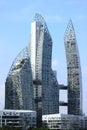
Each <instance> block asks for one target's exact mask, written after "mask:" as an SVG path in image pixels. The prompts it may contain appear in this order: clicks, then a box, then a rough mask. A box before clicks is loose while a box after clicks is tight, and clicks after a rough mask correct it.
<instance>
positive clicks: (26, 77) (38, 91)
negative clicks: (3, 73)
mask: <svg viewBox="0 0 87 130" xmlns="http://www.w3.org/2000/svg"><path fill="white" fill-rule="evenodd" d="M21 54H22V56H21V55H20V54H19V55H18V56H17V58H16V60H15V61H14V63H13V65H12V67H11V70H10V73H9V75H8V77H7V79H6V93H5V94H6V98H5V108H6V109H33V108H34V106H35V109H36V111H37V118H38V119H37V121H38V123H39V124H41V122H40V121H41V118H42V114H52V113H59V107H58V106H59V89H58V82H57V78H56V75H55V73H54V71H52V68H51V64H52V63H51V60H52V38H51V36H50V33H49V31H48V28H47V25H46V23H45V20H44V18H43V17H42V16H41V15H40V14H36V15H35V17H34V21H33V22H32V23H31V35H30V42H29V46H28V47H27V50H24V51H22V53H21ZM24 54H26V55H27V56H26V58H24V57H25V55H24ZM33 101H34V102H33Z"/></svg>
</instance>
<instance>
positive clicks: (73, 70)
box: [64, 20, 82, 115]
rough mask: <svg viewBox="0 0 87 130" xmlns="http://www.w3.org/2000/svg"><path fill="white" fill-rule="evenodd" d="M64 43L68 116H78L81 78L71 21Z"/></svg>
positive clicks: (80, 100) (79, 111)
mask: <svg viewBox="0 0 87 130" xmlns="http://www.w3.org/2000/svg"><path fill="white" fill-rule="evenodd" d="M64 42H65V49H66V60H67V80H68V114H73V115H80V114H82V77H81V67H80V58H79V52H78V47H77V42H76V36H75V31H74V27H73V24H72V21H71V20H70V21H69V23H68V26H67V28H66V32H65V37H64Z"/></svg>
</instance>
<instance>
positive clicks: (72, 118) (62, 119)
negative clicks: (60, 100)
mask: <svg viewBox="0 0 87 130" xmlns="http://www.w3.org/2000/svg"><path fill="white" fill-rule="evenodd" d="M42 121H43V127H45V128H49V129H52V130H66V129H67V130H73V129H75V130H79V129H80V128H81V129H82V128H85V125H84V116H78V115H67V114H50V115H43V116H42Z"/></svg>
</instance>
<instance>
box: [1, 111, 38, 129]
mask: <svg viewBox="0 0 87 130" xmlns="http://www.w3.org/2000/svg"><path fill="white" fill-rule="evenodd" d="M5 125H6V126H7V125H8V126H12V127H19V128H24V129H27V128H29V127H36V112H35V111H32V110H0V127H2V126H5Z"/></svg>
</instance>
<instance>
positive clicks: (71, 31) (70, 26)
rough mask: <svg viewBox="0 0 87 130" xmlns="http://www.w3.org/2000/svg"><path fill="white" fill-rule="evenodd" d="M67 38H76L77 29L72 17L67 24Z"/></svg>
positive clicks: (65, 37)
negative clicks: (75, 29)
mask: <svg viewBox="0 0 87 130" xmlns="http://www.w3.org/2000/svg"><path fill="white" fill-rule="evenodd" d="M67 38H75V31H74V27H73V23H72V20H71V18H70V20H69V22H68V25H67V28H66V31H65V36H64V39H67Z"/></svg>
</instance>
